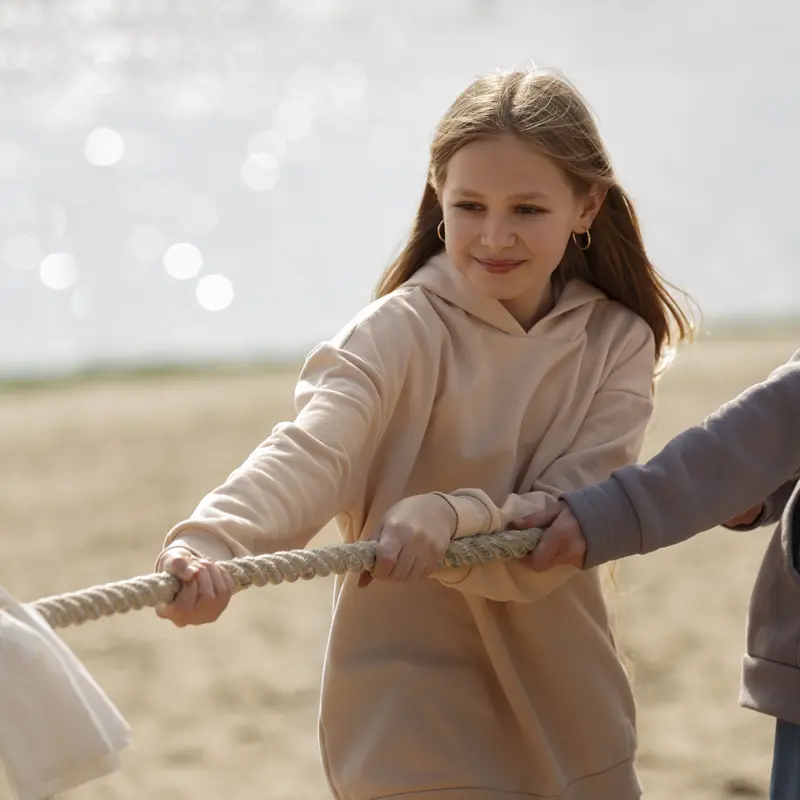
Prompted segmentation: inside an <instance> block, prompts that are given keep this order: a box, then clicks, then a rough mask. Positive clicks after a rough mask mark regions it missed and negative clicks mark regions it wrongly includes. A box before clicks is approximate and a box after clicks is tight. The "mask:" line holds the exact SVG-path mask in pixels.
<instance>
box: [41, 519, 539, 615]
mask: <svg viewBox="0 0 800 800" xmlns="http://www.w3.org/2000/svg"><path fill="white" fill-rule="evenodd" d="M541 535H542V532H541V530H539V529H538V528H531V529H528V530H521V531H503V532H502V533H490V534H479V535H477V536H469V537H465V538H463V539H455V540H454V541H452V542H451V543H450V546H449V547H448V548H447V552H446V553H445V556H444V558H443V560H442V562H441V566H442V567H445V566H447V567H452V568H455V567H459V566H461V565H464V564H466V565H468V566H476V565H479V564H488V563H489V562H491V561H506V560H508V559H511V558H522V557H523V556H526V555H529V554H530V553H532V552H533V550H534V549H535V548H536V545H537V544H538V543H539V539H540V538H541ZM376 546H377V545H376V542H355V543H354V544H337V545H330V546H328V547H319V548H313V549H308V550H288V551H285V552H280V553H271V554H270V555H262V556H248V557H246V558H235V559H232V560H230V561H220V562H218V563H219V565H220V566H221V567H223V568H224V569H226V570H227V571H228V572H229V573H230V575H231V576H232V577H233V580H234V581H235V583H236V590H237V591H239V590H241V589H247V588H248V587H250V586H265V585H267V584H275V585H276V584H279V583H283V582H284V581H287V582H289V583H293V582H294V581H297V580H300V579H302V580H309V579H310V578H314V577H317V576H321V577H327V576H328V575H331V574H334V575H343V574H344V573H345V572H362V571H365V570H366V571H367V572H371V571H372V568H373V566H374V564H375V548H376ZM180 586H181V583H180V581H179V580H178V579H177V578H176V577H174V576H173V575H170V574H169V573H167V572H157V573H153V574H152V575H143V576H141V577H138V578H131V579H129V580H124V581H118V582H116V583H107V584H103V585H101V586H94V587H92V588H89V589H83V590H80V591H76V592H69V593H67V594H60V595H54V596H52V597H45V598H43V599H41V600H36V601H34V602H33V603H32V605H33V607H34V608H35V609H36V610H37V611H38V612H39V613H40V614H41V615H42V616H43V617H44V618H45V620H47V622H48V623H49V624H50V625H51V626H52V627H53V628H66V627H68V626H70V625H80V624H82V623H84V622H87V621H89V620H94V619H100V617H110V616H112V615H113V614H125V613H127V612H128V611H138V610H140V609H142V608H146V607H152V606H155V605H157V604H158V603H162V602H167V603H168V602H170V601H172V600H173V599H174V597H175V595H176V594H177V592H178V590H179V589H180Z"/></svg>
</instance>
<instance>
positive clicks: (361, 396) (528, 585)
mask: <svg viewBox="0 0 800 800" xmlns="http://www.w3.org/2000/svg"><path fill="white" fill-rule="evenodd" d="M654 352H655V350H654V339H653V335H652V333H651V331H650V328H649V327H648V326H647V325H646V323H645V322H644V321H643V320H642V319H641V318H639V317H638V316H636V315H635V314H634V313H632V312H631V311H629V310H628V309H626V308H623V307H622V306H620V305H619V304H617V303H614V302H612V301H610V300H609V299H608V298H606V296H605V295H604V294H602V293H601V292H600V291H599V290H597V289H595V288H594V287H591V286H589V285H587V284H585V283H582V282H578V281H574V282H571V283H569V284H567V286H566V287H564V289H563V291H562V292H561V293H560V296H559V297H558V298H557V301H556V304H555V307H554V309H553V311H552V312H551V313H550V314H548V315H547V316H546V317H545V318H543V319H542V320H541V321H539V322H538V323H537V324H536V325H535V326H534V327H533V328H532V329H531V330H530V331H528V332H526V331H525V330H523V329H522V328H521V327H520V325H519V324H518V323H517V322H516V321H515V319H514V318H513V317H512V316H511V315H510V314H509V313H508V312H507V311H506V310H505V308H504V307H503V305H502V304H501V303H500V302H498V301H495V300H491V299H488V298H486V297H482V296H479V295H477V294H476V293H475V291H474V290H473V289H472V288H471V286H470V285H469V284H468V283H467V282H466V281H465V280H464V279H463V278H462V277H461V276H460V274H459V273H458V272H457V271H456V270H455V269H454V268H453V267H452V265H451V263H450V262H449V260H448V258H447V256H446V255H445V254H442V255H440V256H437V257H435V258H434V259H433V260H432V261H431V262H430V263H429V264H427V265H426V266H425V267H423V268H422V269H421V270H419V272H418V273H417V274H416V275H415V276H414V277H413V279H412V280H410V281H408V282H407V283H406V284H405V285H404V286H402V287H401V288H399V289H398V290H396V291H395V292H393V293H392V294H391V295H389V296H387V297H384V298H381V299H380V300H378V301H376V302H374V303H372V304H371V305H370V306H369V307H367V308H366V309H365V310H364V311H363V312H362V313H361V314H360V315H359V316H358V317H357V318H356V319H355V320H353V321H352V322H351V323H350V324H349V325H348V326H347V327H346V328H345V329H344V330H343V331H342V332H341V333H340V334H339V335H338V336H337V337H336V338H335V339H334V340H333V341H331V342H329V343H325V344H322V345H320V346H319V347H318V348H316V349H315V350H314V351H313V352H312V353H311V354H310V356H309V358H308V360H307V362H306V364H305V366H304V369H303V371H302V374H301V377H300V380H299V383H298V386H297V392H296V406H297V411H298V415H297V418H296V419H295V421H294V422H291V423H282V424H280V425H277V426H276V427H275V429H274V430H273V432H272V434H271V435H270V437H269V438H268V439H267V440H266V441H264V442H263V443H262V444H261V445H259V447H258V448H256V450H255V451H254V452H253V453H252V455H251V456H250V457H249V458H248V459H247V461H246V462H245V463H244V464H243V465H242V466H241V467H240V468H239V469H237V470H236V471H234V472H233V473H232V474H231V475H230V477H229V478H228V479H227V481H226V482H225V483H224V484H223V485H222V486H220V487H219V488H217V489H215V490H214V491H212V492H211V493H210V494H209V495H208V496H207V497H205V498H204V499H203V500H202V501H201V503H200V505H199V506H198V507H197V509H196V511H195V512H194V514H193V515H192V517H191V519H189V520H187V521H185V522H182V523H181V524H179V525H177V526H176V527H175V528H174V529H173V530H172V531H171V532H170V533H169V535H168V536H167V539H166V542H165V546H166V545H168V544H170V543H172V544H176V543H179V542H183V543H185V544H186V545H187V546H189V547H190V548H191V549H193V550H194V551H195V552H196V553H198V554H202V555H205V556H207V557H211V558H215V559H222V558H230V557H231V555H235V556H241V555H248V554H254V553H264V552H272V551H276V550H281V549H288V548H295V547H304V546H305V545H306V544H307V543H308V542H309V540H310V539H311V537H312V536H314V534H316V533H317V532H318V531H319V530H320V529H321V528H322V527H323V526H324V525H325V524H326V523H327V522H328V521H329V520H330V519H331V518H333V517H335V518H336V522H337V524H338V528H339V530H340V532H341V536H342V539H343V540H344V541H350V542H351V541H354V540H356V539H358V538H360V537H361V536H362V535H363V534H366V533H368V532H369V531H371V530H374V529H375V526H378V525H379V524H380V522H381V519H382V517H383V516H384V514H385V513H386V512H387V510H388V509H389V508H390V507H391V506H393V505H394V504H395V503H396V502H398V501H399V500H401V499H402V498H404V497H408V496H410V495H416V494H421V493H426V492H432V491H441V492H446V493H451V495H452V496H451V499H452V500H453V501H454V503H455V505H456V506H457V508H458V513H459V525H458V530H457V532H456V535H459V536H461V535H466V534H470V533H476V532H490V531H495V530H499V529H501V528H502V527H503V526H504V525H505V524H506V523H507V522H508V520H509V519H512V518H516V517H518V516H519V515H521V514H524V513H526V512H529V511H531V510H534V509H538V508H541V507H542V506H543V505H544V504H545V503H548V502H555V497H557V496H558V495H559V494H560V493H561V492H563V491H565V490H568V489H571V488H573V487H577V486H581V485H584V484H587V483H594V482H596V481H598V480H601V479H603V478H605V477H607V476H608V475H609V474H610V473H611V472H612V470H614V469H616V468H618V467H620V466H622V465H624V464H626V463H629V462H631V461H634V460H635V459H637V457H638V454H639V449H640V446H641V442H642V439H643V436H644V431H645V427H646V425H647V422H648V420H649V418H650V414H651V411H652V398H651V385H652V379H653V370H654V361H655V356H654ZM356 582H357V576H355V575H353V574H350V575H347V576H345V577H343V578H337V579H336V582H335V586H334V608H333V620H332V628H331V633H330V639H329V643H328V651H327V657H326V663H325V669H324V675H323V681H322V701H321V712H320V742H321V747H322V754H323V762H324V768H325V771H326V774H327V777H328V779H329V783H330V786H331V790H332V792H333V794H334V796H335V797H336V798H339V800H378V798H394V800H411V798H434V797H435V798H440V799H441V800H445V798H452V799H453V800H455V799H456V798H458V800H478V799H480V800H484V798H486V800H488V799H489V798H549V799H550V800H553V798H564V800H603V799H604V798H609V800H628V798H635V797H638V796H639V795H640V788H639V784H638V780H637V778H636V775H635V772H634V769H633V765H632V760H633V757H634V751H635V744H636V736H635V721H634V705H633V700H632V696H631V691H630V687H629V684H628V679H627V676H626V674H625V671H624V669H623V667H622V665H621V663H620V660H619V658H618V655H617V652H616V650H615V648H614V644H613V641H612V637H611V635H610V632H609V626H608V620H607V615H606V608H605V605H604V602H603V598H602V595H601V591H600V587H599V581H598V576H597V574H596V571H589V572H580V571H578V570H574V569H571V568H558V569H555V570H552V571H550V572H548V573H544V574H540V573H534V572H533V571H531V570H530V569H528V568H527V567H526V566H525V565H524V564H521V563H517V562H513V563H508V562H498V563H496V564H491V565H486V566H482V567H475V568H466V567H465V568H463V569H462V570H460V571H447V572H443V573H440V574H438V575H437V576H435V578H433V579H430V580H426V581H422V582H421V583H417V584H409V585H405V584H396V583H392V582H385V581H376V582H373V583H372V584H371V585H370V586H369V587H368V588H366V589H360V588H358V587H357V586H356Z"/></svg>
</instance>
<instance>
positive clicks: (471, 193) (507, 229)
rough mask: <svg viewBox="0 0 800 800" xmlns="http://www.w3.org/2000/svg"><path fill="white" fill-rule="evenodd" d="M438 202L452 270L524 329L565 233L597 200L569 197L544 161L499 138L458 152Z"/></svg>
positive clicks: (536, 312) (546, 297) (590, 214)
mask: <svg viewBox="0 0 800 800" xmlns="http://www.w3.org/2000/svg"><path fill="white" fill-rule="evenodd" d="M439 197H440V202H441V204H442V209H443V211H444V237H445V247H446V249H447V254H448V255H449V256H450V259H451V261H452V262H453V264H454V265H455V267H456V268H457V269H458V270H459V271H460V272H461V273H462V274H463V275H464V276H465V277H466V278H467V280H468V281H469V282H470V283H471V284H472V285H473V286H474V287H475V289H476V290H477V291H479V292H480V293H481V294H484V295H487V296H488V297H492V298H495V299H496V300H500V301H501V302H502V303H503V305H504V306H505V307H506V308H507V309H508V311H509V313H511V314H512V315H513V316H514V317H515V319H516V320H517V321H518V322H519V323H520V325H522V326H523V328H525V329H526V330H528V329H529V328H530V327H531V326H532V325H533V324H534V323H535V322H536V320H537V319H539V318H540V317H541V316H543V315H544V314H546V313H547V311H548V310H549V308H550V305H551V304H552V294H551V290H550V276H551V275H552V274H553V272H554V271H555V269H556V268H557V267H558V265H559V263H560V262H561V259H562V258H563V256H564V251H565V249H566V247H567V243H568V242H569V238H570V236H571V234H572V233H573V232H575V233H576V234H577V233H580V234H582V233H584V232H585V231H586V230H587V229H588V228H589V227H590V226H591V224H592V221H593V220H594V217H595V215H596V214H597V212H598V210H599V209H600V205H601V204H602V200H603V197H604V193H603V192H602V191H600V190H597V189H595V190H593V191H591V192H589V193H588V194H587V195H586V196H583V197H580V196H578V195H576V193H575V191H574V190H573V187H572V185H571V184H570V183H569V182H568V180H567V177H566V176H565V174H564V173H563V172H562V171H561V169H559V167H557V166H556V165H555V164H554V163H553V162H552V161H550V160H549V159H548V158H546V157H545V156H543V155H541V154H540V153H538V152H537V151H536V150H534V149H533V148H532V147H531V146H530V145H528V144H525V143H524V142H523V141H521V140H520V139H518V138H517V137H515V136H502V137H497V138H492V139H479V140H476V141H474V142H471V143H470V144H468V145H465V146H464V147H462V148H461V149H460V150H458V151H457V152H456V154H455V155H454V156H453V157H452V158H451V159H450V161H449V163H448V165H447V176H446V179H445V181H444V185H443V186H441V187H440V191H439ZM583 238H584V237H582V238H581V241H583Z"/></svg>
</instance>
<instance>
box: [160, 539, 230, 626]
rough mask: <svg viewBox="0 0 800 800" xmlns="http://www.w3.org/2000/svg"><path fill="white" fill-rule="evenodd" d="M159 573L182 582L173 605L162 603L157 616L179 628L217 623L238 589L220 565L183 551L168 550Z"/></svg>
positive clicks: (163, 556)
mask: <svg viewBox="0 0 800 800" xmlns="http://www.w3.org/2000/svg"><path fill="white" fill-rule="evenodd" d="M158 570H159V571H164V572H169V573H170V574H172V575H175V577H177V578H180V580H181V581H182V583H183V585H182V586H181V588H180V590H179V591H178V594H177V595H176V596H175V599H174V600H173V601H172V602H171V603H159V604H158V605H157V606H156V614H157V615H158V616H159V617H161V618H162V619H168V620H170V621H171V622H172V623H173V624H174V625H177V626H178V627H179V628H184V627H186V626H187V625H204V624H206V623H208V622H214V620H216V619H217V618H218V617H219V615H220V614H221V613H222V612H223V611H224V610H225V609H226V608H227V606H228V603H229V602H230V600H231V597H232V595H233V590H234V589H235V587H236V584H235V583H234V580H233V578H232V577H231V576H230V575H229V574H228V573H227V572H226V571H225V570H224V569H222V568H221V567H220V566H219V565H218V564H215V563H214V562H213V561H209V560H208V559H205V558H198V557H197V556H196V555H195V554H194V553H192V552H191V551H190V550H186V549H185V548H183V547H174V548H169V549H168V550H166V551H164V553H163V554H162V555H161V558H160V559H159V563H158Z"/></svg>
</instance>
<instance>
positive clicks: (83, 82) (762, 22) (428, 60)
mask: <svg viewBox="0 0 800 800" xmlns="http://www.w3.org/2000/svg"><path fill="white" fill-rule="evenodd" d="M798 22H800V6H798V5H797V4H796V3H791V2H788V0H785V1H783V0H767V2H760V3H741V4H739V3H730V2H727V1H726V0H703V2H690V1H689V0H675V1H674V2H670V3H668V4H667V3H659V2H648V1H647V0H607V2H603V3H594V2H589V1H588V0H586V1H585V2H581V1H580V0H572V1H571V2H548V1H547V0H541V1H540V0H535V1H534V0H531V2H526V3H521V2H514V0H435V2H426V3H420V2H416V0H381V1H380V2H368V1H367V0H261V1H260V2H256V0H226V2H216V1H212V0H199V2H197V1H195V2H183V1H180V0H138V2H135V3H133V2H125V1H124V0H59V2H41V1H40V0H21V1H20V2H15V1H14V0H2V3H0V93H1V94H0V98H1V99H2V109H3V113H2V115H1V117H2V120H1V121H0V326H1V327H0V332H1V333H2V335H0V369H2V371H3V373H5V374H7V375H19V374H43V373H48V374H49V373H52V372H53V371H64V370H72V369H75V368H76V367H77V368H83V367H85V366H86V365H87V364H97V363H98V362H102V363H104V364H108V363H116V364H120V363H125V364H131V363H136V364H141V363H142V362H150V363H164V362H171V363H174V362H182V361H187V360H194V361H196V360H203V361H208V360H213V359H223V360H229V359H234V360H242V359H251V358H253V357H259V358H263V357H267V358H273V359H282V360H285V359H287V358H296V357H298V356H302V355H304V354H305V352H307V350H308V348H309V347H311V346H313V344H315V343H316V342H317V341H318V340H320V339H321V338H324V337H327V336H330V335H332V334H333V333H335V332H336V331H337V330H338V328H339V327H340V326H342V325H343V324H344V323H345V322H346V321H347V320H348V319H349V318H350V316H351V315H352V314H353V313H354V312H355V311H356V310H357V309H358V308H360V306H361V305H362V304H363V303H364V302H365V301H366V300H368V299H369V296H370V292H371V290H372V288H373V286H374V284H375V282H376V279H377V276H378V275H379V273H380V271H381V270H382V269H383V268H384V267H385V266H386V265H387V264H388V262H389V261H390V259H391V256H392V254H393V253H394V252H396V250H397V248H398V246H399V245H400V243H401V241H402V240H403V237H404V236H405V235H406V232H407V230H408V227H409V225H410V222H411V219H412V215H413V213H414V210H415V208H416V204H417V201H418V199H419V197H420V195H421V192H422V187H423V183H424V175H425V167H426V163H427V146H428V142H429V138H430V135H431V133H432V130H433V127H434V126H435V124H436V122H437V121H438V119H439V117H440V115H441V114H442V112H443V111H444V110H445V109H446V107H447V106H448V105H449V103H450V102H451V101H452V100H453V99H454V97H455V95H456V94H457V93H458V92H459V91H460V90H461V89H462V88H464V86H465V85H466V84H467V83H468V82H469V81H470V80H471V79H472V78H473V77H474V76H475V75H477V74H478V73H481V72H485V71H491V70H495V69H498V68H500V69H505V68H509V67H514V66H517V67H526V66H530V65H531V64H536V65H539V66H549V67H556V68H558V69H560V70H562V71H563V72H564V73H565V74H566V75H567V76H568V77H569V78H571V79H572V80H573V81H574V82H576V83H577V85H578V87H579V88H580V89H581V90H582V91H583V93H584V94H585V96H586V97H587V98H588V100H589V102H590V103H591V104H592V106H593V108H594V109H595V111H596V113H597V115H598V117H599V119H600V122H601V126H602V131H603V134H604V136H605V138H606V141H607V143H608V146H609V148H610V151H611V154H612V157H613V159H614V161H615V163H616V167H617V169H618V172H619V175H620V177H621V179H622V181H623V183H624V185H625V186H626V187H627V188H628V189H629V190H630V192H631V193H632V195H633V197H634V198H635V200H636V202H637V204H638V209H639V211H640V213H641V216H642V220H643V227H644V232H645V235H646V240H647V243H648V246H649V249H650V251H651V253H652V257H653V259H654V261H655V262H656V263H657V265H658V266H659V267H660V269H661V271H662V272H663V273H664V274H665V275H666V276H667V278H669V279H670V280H672V281H674V282H676V283H677V284H678V285H680V286H681V287H683V288H685V289H686V290H688V291H689V292H690V294H691V295H692V296H693V297H694V298H695V299H696V301H697V302H698V303H699V305H700V306H701V308H702V310H703V312H704V314H705V315H706V317H708V318H709V319H715V320H716V319H723V318H729V317H743V316H746V317H759V316H760V317H763V316H769V317H773V316H775V315H779V314H781V315H790V314H792V313H794V312H796V311H797V310H798V307H800V299H798V298H799V297H800V270H798V269H797V268H796V263H795V255H796V252H797V249H798V246H800V229H798V226H797V225H796V224H795V218H794V214H795V210H796V205H797V204H796V198H795V181H796V180H797V177H798V175H800V167H799V166H798V159H797V158H796V156H795V148H796V143H797V141H798V136H799V135H800V114H798V112H797V108H796V102H794V97H793V94H794V93H795V91H796V81H797V76H798V66H799V65H800V49H799V48H797V47H796V29H797V23H798Z"/></svg>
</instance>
